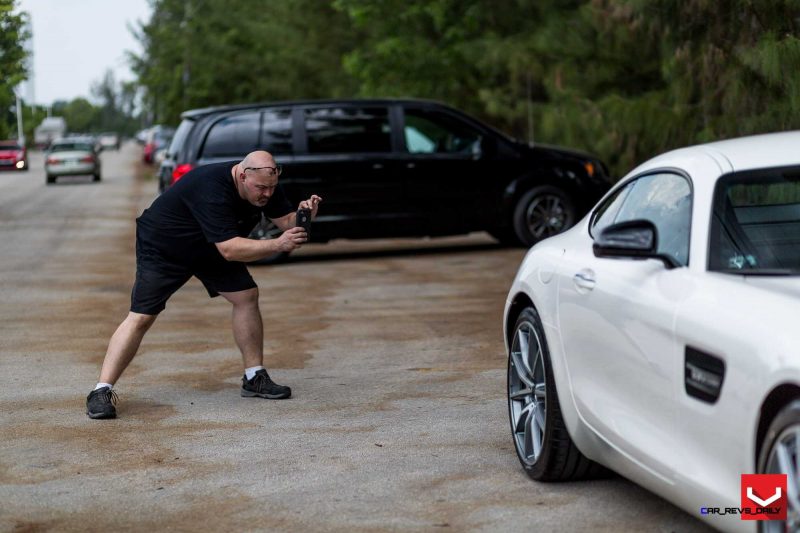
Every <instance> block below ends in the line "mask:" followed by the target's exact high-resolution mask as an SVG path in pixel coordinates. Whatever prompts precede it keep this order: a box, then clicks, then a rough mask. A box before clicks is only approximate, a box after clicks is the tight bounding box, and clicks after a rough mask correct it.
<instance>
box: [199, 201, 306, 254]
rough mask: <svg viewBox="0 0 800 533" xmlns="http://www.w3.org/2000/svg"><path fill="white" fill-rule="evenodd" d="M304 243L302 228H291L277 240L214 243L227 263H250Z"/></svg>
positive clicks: (240, 240)
mask: <svg viewBox="0 0 800 533" xmlns="http://www.w3.org/2000/svg"><path fill="white" fill-rule="evenodd" d="M288 216H294V213H291V214H290V215H286V217H281V219H285V218H287V217H288ZM304 242H306V232H305V230H304V229H303V228H295V227H291V228H289V229H287V230H286V231H284V232H283V235H281V236H280V237H278V238H277V239H265V240H256V239H246V238H244V237H234V238H232V239H228V240H227V241H222V242H217V243H214V244H215V245H216V247H217V250H219V253H220V254H221V255H222V257H224V258H225V259H226V260H227V261H241V262H245V263H246V262H250V261H257V260H259V259H263V258H264V257H267V256H269V255H272V254H274V253H276V252H291V251H292V250H295V249H297V248H299V247H300V245H301V244H303V243H304Z"/></svg>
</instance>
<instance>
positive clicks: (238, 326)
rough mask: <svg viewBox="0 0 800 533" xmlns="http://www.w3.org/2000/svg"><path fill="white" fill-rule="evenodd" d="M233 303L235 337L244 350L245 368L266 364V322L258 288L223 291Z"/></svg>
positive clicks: (242, 350) (225, 296)
mask: <svg viewBox="0 0 800 533" xmlns="http://www.w3.org/2000/svg"><path fill="white" fill-rule="evenodd" d="M220 295H222V297H223V298H225V299H226V300H228V301H229V302H230V303H231V304H233V311H232V317H231V319H232V321H233V338H234V340H235V341H236V346H238V347H239V351H240V352H242V360H243V361H244V366H245V368H250V367H253V366H263V364H264V324H263V322H262V321H261V310H260V309H259V308H258V288H252V289H247V290H244V291H238V292H221V293H220Z"/></svg>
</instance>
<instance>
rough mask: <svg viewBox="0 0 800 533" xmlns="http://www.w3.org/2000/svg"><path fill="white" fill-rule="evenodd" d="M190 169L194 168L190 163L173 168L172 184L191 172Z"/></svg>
mask: <svg viewBox="0 0 800 533" xmlns="http://www.w3.org/2000/svg"><path fill="white" fill-rule="evenodd" d="M192 168H194V167H193V166H192V164H191V163H184V164H183V165H178V166H177V167H175V170H173V171H172V183H175V182H176V181H178V180H179V179H181V178H182V177H183V175H184V174H186V173H187V172H189V171H190V170H192Z"/></svg>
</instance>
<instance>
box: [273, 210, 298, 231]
mask: <svg viewBox="0 0 800 533" xmlns="http://www.w3.org/2000/svg"><path fill="white" fill-rule="evenodd" d="M270 220H271V221H272V223H273V224H275V225H276V226H278V229H279V230H281V231H286V230H288V229H289V228H293V227H295V226H296V225H297V213H289V214H288V215H285V216H282V217H280V218H271V219H270Z"/></svg>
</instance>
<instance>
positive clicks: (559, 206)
mask: <svg viewBox="0 0 800 533" xmlns="http://www.w3.org/2000/svg"><path fill="white" fill-rule="evenodd" d="M568 218H569V209H567V207H566V206H565V205H564V200H563V199H562V198H561V197H559V196H557V195H555V194H540V195H538V196H535V197H534V198H533V199H532V200H531V202H530V203H529V204H528V207H527V209H526V210H525V223H526V224H527V226H528V229H529V230H530V232H531V235H533V236H534V238H535V239H536V240H537V241H539V240H541V239H544V238H546V237H551V236H553V235H556V234H558V233H561V232H562V231H564V230H565V229H567V225H568V222H569V221H568Z"/></svg>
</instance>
